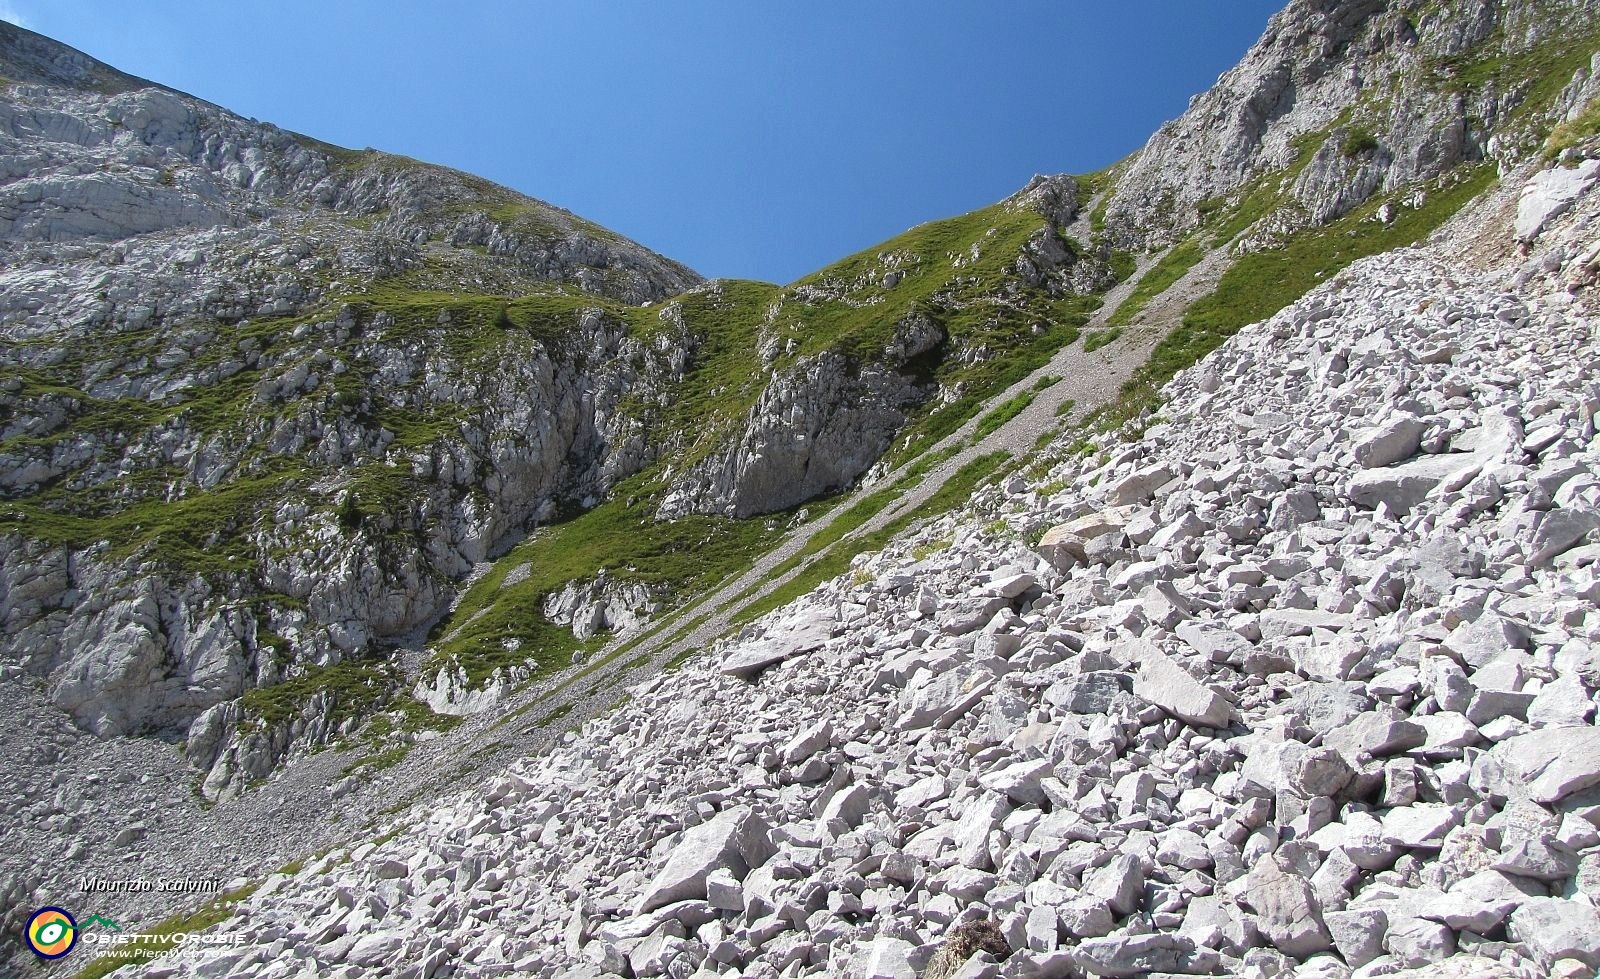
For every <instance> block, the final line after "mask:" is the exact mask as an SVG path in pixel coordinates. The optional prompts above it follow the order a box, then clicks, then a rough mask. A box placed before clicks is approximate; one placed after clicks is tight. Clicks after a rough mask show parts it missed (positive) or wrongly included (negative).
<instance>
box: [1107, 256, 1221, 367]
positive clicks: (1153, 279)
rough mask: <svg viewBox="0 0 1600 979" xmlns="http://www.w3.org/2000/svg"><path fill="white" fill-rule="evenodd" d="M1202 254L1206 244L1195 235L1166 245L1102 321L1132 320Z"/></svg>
mask: <svg viewBox="0 0 1600 979" xmlns="http://www.w3.org/2000/svg"><path fill="white" fill-rule="evenodd" d="M1205 256H1206V248H1205V246H1204V245H1203V244H1202V243H1201V242H1200V239H1198V238H1188V239H1185V240H1183V241H1181V242H1179V243H1178V244H1176V245H1173V246H1172V247H1171V248H1169V249H1167V251H1166V254H1164V255H1162V256H1161V258H1160V259H1159V260H1158V261H1157V262H1156V264H1155V265H1153V266H1151V267H1150V269H1149V270H1148V271H1146V272H1145V274H1144V277H1143V278H1141V279H1140V280H1139V281H1138V282H1137V283H1135V284H1134V287H1133V291H1132V292H1131V293H1129V294H1128V298H1127V299H1124V300H1123V301H1122V305H1120V306H1118V307H1117V308H1116V310H1115V311H1114V312H1113V313H1112V314H1111V316H1110V317H1108V318H1107V319H1106V325H1107V326H1111V327H1119V326H1126V325H1127V324H1129V323H1131V322H1133V318H1134V317H1135V316H1137V315H1138V314H1139V313H1140V312H1141V311H1143V310H1144V308H1145V307H1146V306H1148V305H1150V301H1151V300H1152V299H1155V298H1156V297H1157V296H1159V295H1161V294H1162V293H1163V292H1166V291H1167V290H1168V289H1170V288H1171V287H1172V285H1173V284H1174V283H1175V282H1177V281H1178V280H1179V279H1181V278H1183V277H1184V276H1185V275H1187V274H1188V272H1189V270H1190V269H1192V268H1194V266H1195V264H1196V263H1197V262H1199V261H1200V260H1201V259H1202V258H1204V257H1205ZM1084 349H1086V350H1087V349H1090V347H1089V344H1088V342H1085V343H1084Z"/></svg>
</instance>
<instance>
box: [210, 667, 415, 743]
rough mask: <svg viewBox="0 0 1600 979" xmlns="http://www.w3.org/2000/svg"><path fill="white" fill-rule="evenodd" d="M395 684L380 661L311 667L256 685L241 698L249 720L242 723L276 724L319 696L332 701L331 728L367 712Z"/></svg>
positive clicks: (330, 711)
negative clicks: (260, 685) (278, 681)
mask: <svg viewBox="0 0 1600 979" xmlns="http://www.w3.org/2000/svg"><path fill="white" fill-rule="evenodd" d="M394 687H395V679H394V676H393V674H392V673H391V672H390V671H389V670H388V668H387V667H386V666H384V665H383V664H381V663H372V662H359V661H349V660H347V661H345V662H343V663H337V664H335V665H333V666H320V667H313V668H312V669H309V670H306V671H305V672H304V673H301V674H299V675H298V676H293V677H290V678H288V679H287V680H284V681H283V682H282V683H276V684H273V685H272V686H270V687H257V688H256V689H254V690H251V691H248V692H247V693H245V695H244V697H243V698H241V700H240V706H241V707H243V708H244V710H245V713H246V714H247V715H249V716H248V719H246V720H245V721H242V722H241V724H245V725H250V726H256V727H260V726H275V725H278V724H282V723H284V722H286V721H289V720H291V719H293V718H294V717H296V716H298V715H299V714H301V713H302V712H303V711H304V710H305V709H306V707H307V706H308V705H309V704H310V702H311V701H312V699H314V698H316V697H318V696H326V697H328V698H330V700H331V702H332V703H331V708H330V710H329V712H328V720H329V722H330V724H331V725H332V726H333V727H338V726H339V725H340V724H342V723H344V722H345V721H347V720H349V719H350V718H352V717H356V716H359V715H362V714H367V713H370V712H371V711H372V710H374V709H375V708H376V707H377V706H378V705H379V704H381V703H382V702H383V701H384V700H386V699H387V698H388V696H389V694H390V693H391V692H392V691H393V689H394Z"/></svg>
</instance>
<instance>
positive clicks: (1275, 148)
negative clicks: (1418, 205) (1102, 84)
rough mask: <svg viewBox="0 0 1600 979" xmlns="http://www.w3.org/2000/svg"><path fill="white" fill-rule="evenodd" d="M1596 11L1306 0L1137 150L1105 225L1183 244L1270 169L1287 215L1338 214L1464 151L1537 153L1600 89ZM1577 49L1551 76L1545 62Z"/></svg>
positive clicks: (1579, 0) (1130, 240) (1440, 169)
mask: <svg viewBox="0 0 1600 979" xmlns="http://www.w3.org/2000/svg"><path fill="white" fill-rule="evenodd" d="M1597 17H1600V8H1597V7H1596V6H1595V5H1594V4H1593V3H1590V2H1586V0H1550V2H1547V0H1539V2H1521V0H1511V2H1496V3H1479V2H1476V0H1472V2H1459V3H1457V2H1445V3H1432V2H1428V3H1424V2H1421V0H1388V2H1386V0H1360V2H1330V0H1295V2H1293V3H1290V4H1289V5H1288V6H1287V7H1285V8H1284V10H1282V11H1281V12H1279V13H1278V14H1277V15H1275V16H1274V17H1273V18H1272V21H1271V22H1270V23H1269V25H1268V27H1267V30H1266V33H1265V34H1264V35H1263V36H1262V39H1261V40H1260V41H1259V42H1258V43H1257V44H1256V46H1255V47H1253V48H1252V49H1251V50H1250V52H1249V53H1248V54H1247V55H1246V56H1245V57H1244V59H1243V60H1242V61H1241V62H1240V64H1239V65H1238V66H1237V67H1235V68H1233V69H1231V70H1230V71H1228V72H1227V73H1226V74H1224V75H1223V76H1222V77H1221V78H1220V79H1219V80H1218V82H1217V84H1216V86H1215V87H1213V88H1212V89H1211V90H1210V91H1208V92H1206V93H1204V94H1203V95H1199V96H1196V97H1195V98H1194V100H1193V101H1192V102H1191V103H1190V106H1189V110H1188V111H1187V112H1185V113H1184V114H1183V115H1182V116H1181V117H1180V118H1178V119H1175V120H1173V121H1172V122H1170V123H1167V124H1166V125H1164V126H1162V127H1161V129H1160V130H1158V131H1157V132H1156V134H1155V135H1154V136H1153V137H1152V138H1151V140H1150V142H1149V143H1148V144H1147V145H1146V146H1145V148H1144V149H1143V150H1142V151H1141V152H1140V153H1138V154H1137V155H1136V156H1134V157H1133V158H1132V159H1131V160H1130V161H1129V162H1128V163H1127V164H1126V166H1125V169H1123V170H1122V172H1121V173H1120V174H1119V175H1118V176H1117V178H1116V189H1115V191H1114V193H1113V194H1112V195H1111V197H1110V200H1109V201H1108V202H1107V205H1106V209H1105V213H1104V219H1105V226H1106V229H1107V232H1108V234H1109V236H1110V237H1111V238H1112V239H1113V240H1114V241H1116V242H1117V243H1118V244H1119V245H1120V246H1121V247H1131V248H1148V247H1159V246H1163V245H1166V244H1170V243H1172V242H1174V241H1178V240H1181V239H1182V238H1184V237H1185V236H1186V235H1187V234H1188V233H1189V232H1191V231H1192V230H1193V229H1195V228H1196V227H1197V226H1198V225H1200V224H1201V223H1202V222H1203V221H1204V220H1205V219H1206V218H1207V216H1209V215H1211V214H1213V213H1216V212H1218V211H1220V210H1224V209H1226V208H1227V207H1229V206H1231V205H1233V204H1236V203H1238V199H1237V196H1236V195H1240V194H1243V195H1245V196H1246V197H1248V196H1249V195H1250V194H1251V192H1253V191H1256V190H1258V188H1259V184H1260V182H1261V180H1262V178H1264V177H1266V176H1267V175H1269V174H1273V175H1275V176H1276V177H1278V178H1279V179H1281V180H1282V181H1284V182H1285V186H1284V187H1283V188H1282V189H1283V190H1285V191H1286V192H1287V201H1286V204H1288V205H1289V206H1287V207H1285V208H1284V209H1283V211H1282V212H1281V213H1280V214H1278V215H1277V221H1276V223H1277V225H1278V227H1277V229H1276V230H1277V231H1279V232H1282V231H1286V230H1292V229H1294V228H1298V227H1304V226H1306V225H1320V224H1326V223H1327V222H1329V221H1331V220H1333V219H1335V218H1337V217H1339V216H1341V215H1343V214H1345V213H1347V212H1349V211H1350V210H1351V209H1353V208H1355V207H1356V206H1357V205H1359V204H1361V203H1362V202H1364V201H1366V200H1368V199H1369V198H1371V197H1372V196H1373V195H1375V194H1380V193H1384V192H1387V191H1391V190H1394V189H1396V188H1401V187H1406V186H1416V185H1419V184H1421V183H1422V182H1425V181H1428V180H1432V179H1434V178H1437V177H1439V176H1441V175H1442V174H1445V173H1448V172H1449V171H1451V170H1452V169H1453V168H1455V167H1457V166H1459V165H1461V164H1463V163H1470V162H1474V161H1479V160H1485V159H1495V160H1500V161H1506V160H1510V159H1514V158H1515V157H1517V156H1519V155H1523V154H1526V153H1527V152H1529V150H1530V149H1531V148H1533V147H1534V146H1536V145H1537V143H1538V142H1539V141H1540V140H1541V139H1542V133H1543V132H1544V130H1545V129H1546V128H1547V126H1548V120H1549V119H1550V118H1552V117H1554V116H1559V115H1561V114H1564V113H1565V112H1566V111H1568V110H1570V109H1571V108H1572V107H1573V106H1574V105H1578V104H1581V103H1583V102H1584V101H1587V99H1588V98H1589V97H1591V96H1592V95H1593V94H1594V92H1595V91H1596V84H1597V83H1596V82H1595V81H1594V70H1593V68H1592V67H1591V66H1590V64H1589V61H1590V57H1591V55H1592V54H1593V53H1594V51H1593V49H1594V45H1593V43H1592V41H1593V38H1594V35H1595V29H1594V24H1595V23H1596V19H1597ZM1563 63H1567V66H1566V68H1565V70H1564V71H1560V70H1558V71H1557V72H1556V73H1555V77H1557V78H1558V79H1559V83H1558V84H1557V85H1556V86H1555V88H1554V90H1551V89H1550V88H1549V87H1548V85H1547V84H1546V82H1547V79H1546V78H1542V77H1540V76H1541V75H1543V74H1544V73H1545V72H1546V71H1549V70H1550V69H1552V68H1559V67H1560V66H1561V65H1562V64H1563ZM1247 210H1248V209H1247ZM1254 216H1255V217H1260V216H1261V215H1259V214H1257V215H1254ZM1230 237H1231V236H1230Z"/></svg>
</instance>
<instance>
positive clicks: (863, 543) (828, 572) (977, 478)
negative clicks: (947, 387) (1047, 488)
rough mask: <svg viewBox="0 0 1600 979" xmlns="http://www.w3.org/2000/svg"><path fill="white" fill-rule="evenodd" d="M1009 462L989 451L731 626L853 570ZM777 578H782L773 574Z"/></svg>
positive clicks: (843, 543) (837, 547) (839, 546)
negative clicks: (852, 565)
mask: <svg viewBox="0 0 1600 979" xmlns="http://www.w3.org/2000/svg"><path fill="white" fill-rule="evenodd" d="M1010 461H1011V453H1009V452H1006V451H1004V450H1000V451H996V452H990V453H988V454H987V455H982V456H979V457H978V458H976V459H973V460H972V461H971V462H969V463H967V464H966V465H965V466H962V467H961V468H960V469H959V470H957V471H956V472H955V474H954V475H952V476H951V477H950V478H949V479H948V480H946V481H945V484H944V485H943V486H941V487H939V489H938V490H937V491H936V492H935V493H934V494H933V495H932V496H930V497H929V498H928V499H927V501H926V502H924V503H923V504H922V505H921V506H919V507H917V508H916V509H914V510H912V511H910V512H907V513H904V514H901V515H900V516H898V517H896V518H895V519H894V520H891V521H890V522H889V523H887V524H885V525H884V526H883V527H881V528H879V529H878V530H875V531H873V532H871V533H869V534H863V535H862V536H860V537H855V538H850V539H848V540H840V541H838V542H837V543H835V544H834V545H833V546H832V547H829V548H828V549H827V551H826V552H825V553H823V554H822V556H821V557H819V558H817V559H816V560H815V561H813V562H812V563H811V564H810V565H808V566H807V567H805V568H804V569H803V570H802V571H800V573H798V574H796V575H795V576H794V577H793V578H790V579H789V580H788V581H786V582H784V583H783V584H781V585H779V586H778V587H776V588H774V589H773V590H772V591H771V592H769V593H768V594H766V595H765V596H763V597H761V598H759V599H757V600H756V601H754V602H751V603H750V604H749V605H746V606H745V607H744V608H742V609H740V610H739V612H738V614H737V615H735V616H734V617H733V622H732V624H733V625H734V626H740V625H743V624H745V623H747V622H751V621H754V620H755V619H758V618H760V617H761V616H763V615H766V614H767V613H768V612H771V611H773V610H774V609H778V608H782V607H783V606H785V605H787V604H789V603H790V602H792V601H794V600H795V599H797V598H799V597H801V596H802V595H805V594H808V593H809V592H811V591H812V590H813V589H815V588H816V587H817V586H818V585H820V584H822V583H823V582H825V581H829V580H831V579H833V578H837V577H838V576H840V575H842V574H844V573H845V572H846V571H848V570H850V562H851V561H852V560H854V559H855V557H856V555H858V554H867V553H870V552H872V551H877V550H882V549H883V548H884V547H885V546H887V545H888V544H889V543H890V542H891V541H893V540H894V539H895V537H897V536H898V535H899V534H900V533H902V532H903V531H904V530H905V529H906V528H907V527H909V526H911V524H912V523H913V522H914V521H917V520H927V519H932V518H934V517H938V516H940V515H942V514H944V513H948V512H949V511H951V510H953V509H955V508H956V507H958V506H961V505H962V504H964V503H966V502H967V501H968V500H970V499H971V498H972V494H973V492H974V491H975V490H976V489H977V488H978V486H979V485H981V484H982V483H983V482H984V481H985V480H989V479H992V478H994V477H995V476H996V475H997V474H998V473H1000V472H1001V471H1002V469H1003V468H1004V467H1005V465H1006V464H1007V463H1009V462H1010ZM774 577H779V575H777V574H774Z"/></svg>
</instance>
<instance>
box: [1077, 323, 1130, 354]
mask: <svg viewBox="0 0 1600 979" xmlns="http://www.w3.org/2000/svg"><path fill="white" fill-rule="evenodd" d="M1121 336H1122V327H1120V326H1113V327H1111V328H1110V329H1109V330H1090V331H1089V335H1088V336H1086V337H1084V338H1083V352H1084V353H1086V354H1092V353H1094V352H1095V351H1096V350H1099V349H1100V348H1101V347H1103V346H1105V345H1106V344H1108V343H1114V342H1116V340H1118V339H1119V338H1120V337H1121Z"/></svg>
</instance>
